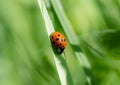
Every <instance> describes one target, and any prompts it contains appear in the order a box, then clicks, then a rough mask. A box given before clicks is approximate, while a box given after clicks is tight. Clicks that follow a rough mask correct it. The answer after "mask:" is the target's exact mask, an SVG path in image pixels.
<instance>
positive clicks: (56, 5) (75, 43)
mask: <svg viewBox="0 0 120 85" xmlns="http://www.w3.org/2000/svg"><path fill="white" fill-rule="evenodd" d="M50 1H51V3H52V6H53V9H54V11H55V13H56V15H57V17H58V19H59V21H60V23H61V25H62V27H63V30H64V32H65V34H66V36H67V38H68V40H69V43H70V44H71V46H72V48H73V50H74V51H75V52H74V53H75V55H76V57H77V58H78V60H79V62H80V64H81V65H82V67H83V70H84V72H85V74H86V79H87V81H88V83H89V85H93V83H92V82H93V81H94V80H93V75H92V71H91V67H90V64H89V62H88V60H87V57H86V56H85V55H84V54H83V53H82V51H81V49H80V48H79V47H80V45H79V44H80V42H79V39H78V38H77V36H76V34H75V33H74V31H73V29H72V26H71V24H70V22H69V20H68V19H67V17H66V15H65V13H64V11H63V8H62V5H61V3H60V1H59V0H50ZM76 49H77V50H76Z"/></svg>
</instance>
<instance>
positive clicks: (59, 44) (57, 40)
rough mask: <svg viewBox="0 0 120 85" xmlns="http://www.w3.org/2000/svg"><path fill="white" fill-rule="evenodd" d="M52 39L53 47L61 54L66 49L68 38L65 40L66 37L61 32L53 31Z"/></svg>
mask: <svg viewBox="0 0 120 85" xmlns="http://www.w3.org/2000/svg"><path fill="white" fill-rule="evenodd" d="M50 41H51V44H52V47H53V49H55V51H56V52H57V53H58V54H61V53H62V52H63V51H64V49H65V47H66V40H65V37H64V36H63V35H62V34H61V33H59V32H53V33H51V34H50Z"/></svg>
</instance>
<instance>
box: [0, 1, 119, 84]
mask: <svg viewBox="0 0 120 85" xmlns="http://www.w3.org/2000/svg"><path fill="white" fill-rule="evenodd" d="M61 3H62V5H63V8H64V11H65V13H66V15H67V17H68V19H69V21H70V23H71V25H72V26H73V28H74V31H75V33H76V34H77V36H78V37H79V39H80V40H84V42H82V43H81V49H82V50H83V52H84V54H85V55H86V56H87V58H88V60H89V62H90V65H91V68H92V73H93V75H94V78H95V82H96V85H120V0H61ZM49 11H51V14H52V10H50V9H49ZM52 17H53V18H52V19H53V21H54V25H55V28H56V30H57V31H61V32H62V30H61V27H60V26H59V25H58V24H59V22H56V21H55V19H54V17H56V16H54V14H53V16H52ZM80 42H81V41H80ZM65 53H66V62H67V64H68V67H69V70H70V73H71V76H72V79H73V81H74V83H75V85H86V84H87V83H86V82H87V81H86V76H85V74H84V71H83V69H82V67H81V65H80V64H79V62H78V60H77V58H75V57H74V50H72V48H71V46H70V44H68V45H67V48H66V50H65ZM52 55H53V52H52V50H51V45H50V41H49V38H48V35H47V32H46V29H45V23H44V20H43V18H42V16H41V12H40V9H39V6H38V3H37V0H0V85H60V80H59V77H58V73H57V69H56V65H55V62H54V58H53V56H52Z"/></svg>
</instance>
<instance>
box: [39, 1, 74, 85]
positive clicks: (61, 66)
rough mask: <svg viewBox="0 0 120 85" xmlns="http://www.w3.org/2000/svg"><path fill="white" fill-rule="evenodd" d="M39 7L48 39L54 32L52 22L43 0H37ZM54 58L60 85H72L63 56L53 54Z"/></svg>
mask: <svg viewBox="0 0 120 85" xmlns="http://www.w3.org/2000/svg"><path fill="white" fill-rule="evenodd" d="M38 3H39V6H40V11H41V13H42V16H43V19H44V22H45V25H46V30H47V33H48V37H49V35H50V34H51V33H52V32H54V31H55V30H54V27H53V25H52V22H51V20H50V17H49V14H48V12H47V9H46V6H45V3H44V1H43V0H38ZM53 56H54V60H55V64H56V67H57V71H58V74H59V77H60V81H61V84H62V85H73V81H72V78H71V75H70V73H69V70H68V67H67V64H66V61H65V59H64V55H57V54H53Z"/></svg>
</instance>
